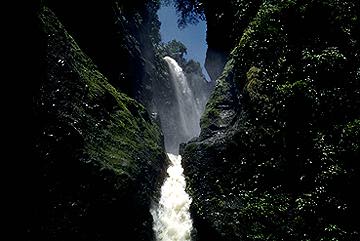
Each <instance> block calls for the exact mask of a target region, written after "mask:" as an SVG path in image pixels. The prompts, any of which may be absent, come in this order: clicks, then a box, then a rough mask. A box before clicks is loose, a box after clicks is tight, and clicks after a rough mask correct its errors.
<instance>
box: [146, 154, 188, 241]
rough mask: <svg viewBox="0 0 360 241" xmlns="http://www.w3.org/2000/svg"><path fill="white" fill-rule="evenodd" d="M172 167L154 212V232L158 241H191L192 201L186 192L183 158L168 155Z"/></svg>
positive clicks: (168, 171) (169, 169)
mask: <svg viewBox="0 0 360 241" xmlns="http://www.w3.org/2000/svg"><path fill="white" fill-rule="evenodd" d="M168 156H169V158H170V160H171V165H170V167H169V168H168V170H167V173H168V174H169V177H168V178H167V179H166V180H165V182H164V185H163V186H162V187H161V198H160V202H159V205H158V207H157V208H156V209H153V210H152V212H151V213H152V215H153V218H154V231H155V236H156V240H158V241H187V240H190V235H191V230H192V221H191V218H190V213H189V207H190V203H191V199H190V197H189V195H188V194H187V193H186V192H185V185H186V183H185V177H184V175H183V168H182V167H181V156H179V155H173V154H168Z"/></svg>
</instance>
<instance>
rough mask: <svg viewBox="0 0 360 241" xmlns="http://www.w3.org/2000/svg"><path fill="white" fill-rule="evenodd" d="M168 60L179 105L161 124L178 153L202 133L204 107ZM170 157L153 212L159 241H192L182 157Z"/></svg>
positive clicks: (171, 149)
mask: <svg viewBox="0 0 360 241" xmlns="http://www.w3.org/2000/svg"><path fill="white" fill-rule="evenodd" d="M164 60H165V61H166V62H167V64H168V66H169V70H170V75H171V81H172V83H173V89H174V93H175V96H174V97H175V98H176V103H177V104H176V105H174V106H173V108H172V109H171V110H170V111H169V112H167V113H169V114H170V115H169V116H165V117H164V116H163V119H161V121H162V127H163V128H164V126H166V127H167V128H165V129H163V131H164V134H165V147H166V150H167V151H168V152H173V153H177V152H178V148H179V145H180V143H182V142H186V141H189V140H190V139H191V138H193V137H195V136H198V135H199V134H200V125H199V122H200V116H201V106H199V104H198V101H196V99H195V98H194V95H193V92H192V90H191V89H190V87H189V83H188V81H187V79H186V76H185V74H184V72H183V70H182V68H181V67H180V66H179V64H178V63H177V62H176V61H175V60H174V59H172V58H170V57H165V58H164ZM163 113H166V112H163ZM169 123H171V124H169ZM171 127H174V128H171ZM173 135H175V136H173ZM167 137H169V138H171V141H168V139H167ZM167 141H168V142H167ZM168 157H169V159H170V161H171V164H170V167H169V168H168V170H167V173H168V177H167V178H166V179H165V182H164V184H163V186H162V187H161V197H160V201H159V203H158V204H157V205H154V207H153V208H152V209H151V210H150V211H151V215H152V216H153V219H154V227H153V229H154V232H155V236H156V240H157V241H190V240H191V231H192V220H191V218H190V212H189V208H190V204H191V198H190V197H189V195H188V194H187V193H186V191H185V187H186V183H185V177H184V175H183V168H182V166H181V156H180V155H175V154H170V153H168Z"/></svg>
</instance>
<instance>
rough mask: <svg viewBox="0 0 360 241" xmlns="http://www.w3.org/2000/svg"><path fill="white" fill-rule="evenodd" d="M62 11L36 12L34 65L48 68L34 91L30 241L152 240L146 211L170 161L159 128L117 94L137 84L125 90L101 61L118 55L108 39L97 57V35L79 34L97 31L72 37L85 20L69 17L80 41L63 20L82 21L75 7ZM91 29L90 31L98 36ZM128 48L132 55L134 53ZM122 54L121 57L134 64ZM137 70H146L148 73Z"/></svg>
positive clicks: (128, 78)
mask: <svg viewBox="0 0 360 241" xmlns="http://www.w3.org/2000/svg"><path fill="white" fill-rule="evenodd" d="M135 2H136V1H135ZM135 2H134V3H135ZM104 4H105V3H104ZM49 5H51V4H49ZM65 6H66V5H65ZM90 6H91V5H90ZM99 6H106V4H105V5H99ZM55 9H57V10H58V8H56V7H55ZM63 10H64V12H61V11H59V12H60V14H59V16H63V17H64V20H65V21H64V24H63V23H62V22H61V21H60V20H59V19H58V18H57V17H56V16H55V14H54V13H53V12H52V11H51V10H50V9H49V8H48V7H44V6H42V7H40V8H39V11H38V12H37V14H38V19H37V23H38V25H37V26H38V29H37V32H36V33H37V34H38V35H37V42H38V47H39V51H38V52H37V54H39V57H40V58H39V60H37V61H40V62H41V63H42V65H41V66H40V68H39V71H38V72H37V75H36V77H37V79H34V80H32V81H33V84H32V89H30V90H29V91H31V95H32V100H33V106H32V108H33V120H31V121H32V122H31V126H30V127H31V128H32V133H33V136H34V139H33V153H32V161H33V162H34V165H35V166H36V167H37V168H31V170H35V169H36V173H37V174H39V176H37V178H38V180H36V181H34V180H32V182H33V184H34V185H36V186H31V188H32V189H33V191H32V195H34V196H29V197H27V198H28V200H29V202H31V204H32V205H34V206H33V207H30V208H32V209H34V211H33V212H29V214H31V215H33V216H31V217H30V216H29V217H27V218H28V220H27V221H28V223H27V224H26V226H27V227H26V228H27V237H28V238H27V240H70V239H71V240H72V239H77V240H97V241H98V240H119V239H122V238H129V237H131V238H130V239H131V240H151V239H152V238H153V231H152V218H151V215H150V211H149V210H150V206H151V202H152V201H154V199H156V196H157V194H158V191H159V187H160V184H161V182H162V180H163V178H164V176H165V173H164V170H165V168H166V166H167V164H168V162H167V157H166V155H165V152H164V147H163V137H162V134H161V131H160V128H159V126H158V125H157V124H155V123H154V120H153V119H152V118H151V117H150V116H149V115H148V113H147V111H146V109H145V107H144V106H142V105H141V104H139V103H138V102H137V101H136V100H134V99H132V98H130V97H128V96H127V95H125V94H124V93H121V92H120V91H119V89H120V90H124V91H125V92H127V89H126V88H122V87H121V86H122V85H123V83H126V82H127V83H129V84H134V82H136V79H133V76H130V75H125V76H124V79H123V81H122V82H119V83H118V82H116V79H114V78H113V75H112V74H111V71H110V70H109V71H107V67H109V66H107V65H106V63H108V62H107V61H106V60H105V59H102V58H101V56H100V55H101V54H105V55H106V53H107V52H106V51H105V52H102V51H103V49H102V48H105V49H106V48H109V49H108V50H109V51H110V49H111V46H108V45H106V40H107V39H106V36H104V39H103V41H104V43H103V44H100V45H96V46H99V49H98V51H99V52H96V53H95V52H91V50H93V51H94V50H95V47H94V46H95V43H94V41H95V40H94V39H87V37H89V38H90V36H87V34H89V33H90V32H87V33H85V34H82V32H81V31H87V30H89V29H90V27H91V26H89V27H88V28H84V29H83V28H81V26H78V27H79V29H77V30H75V28H72V26H74V24H76V23H82V21H75V20H74V19H72V20H73V21H72V22H71V24H69V26H70V28H69V29H71V31H69V32H74V33H75V32H76V33H77V34H79V36H81V38H80V37H79V36H75V37H73V36H72V35H70V34H69V32H68V31H67V25H66V24H65V23H67V21H70V20H69V18H70V19H71V18H72V17H75V16H74V15H72V14H71V11H72V10H74V9H68V10H69V12H68V13H69V14H68V15H67V14H66V13H65V8H64V9H63ZM100 10H101V9H100ZM100 10H99V11H100ZM84 12H86V11H84ZM100 12H101V11H100ZM62 14H63V15H62ZM119 17H121V16H119ZM78 18H81V17H80V15H79V16H78ZM139 19H140V17H139ZM86 20H89V19H86ZM94 20H95V19H93V20H92V21H94ZM98 21H100V22H101V21H105V20H103V19H101V18H100V19H98ZM90 23H91V21H90V22H88V24H90ZM93 27H94V32H92V34H95V33H96V30H98V31H100V30H101V26H100V27H99V28H97V25H93ZM78 31H79V32H78ZM134 34H136V31H134ZM127 36H128V38H131V37H132V35H131V34H128V35H127ZM76 37H77V38H78V39H79V43H81V44H82V43H84V46H85V49H87V52H86V53H89V56H91V57H92V58H93V59H94V60H95V61H93V60H92V59H90V57H88V55H87V54H85V51H83V49H82V45H81V44H80V45H78V43H77V38H76ZM82 37H83V38H84V39H82ZM96 39H101V37H98V38H96ZM91 44H94V46H92V45H91ZM127 50H128V51H129V52H127V54H130V55H131V54H132V52H131V51H132V49H127ZM115 52H116V51H115ZM98 55H99V56H100V57H99V56H98ZM103 57H104V58H105V56H103ZM123 57H125V56H115V57H114V58H117V59H118V60H119V61H121V63H127V64H129V63H130V62H127V61H131V60H128V59H126V57H125V58H124V59H122V58H123ZM110 58H112V57H111V55H110ZM137 58H140V57H139V56H138V57H137ZM112 61H113V59H110V60H109V63H113V62H112ZM94 62H95V63H96V64H99V66H101V67H99V68H98V67H97V65H96V64H95V63H94ZM100 69H101V70H102V71H104V74H102V72H101V71H100ZM109 69H111V68H109ZM140 70H141V71H143V72H145V66H141V68H140ZM113 71H115V69H113ZM128 71H130V72H131V69H129V70H128ZM133 74H136V73H135V72H134V73H133ZM113 83H117V84H118V85H119V86H120V87H118V88H115V87H114V86H113V85H112V84H113ZM135 86H139V85H136V84H135ZM128 93H132V92H131V91H128ZM134 96H135V95H134ZM29 123H30V122H29ZM31 175H34V174H31Z"/></svg>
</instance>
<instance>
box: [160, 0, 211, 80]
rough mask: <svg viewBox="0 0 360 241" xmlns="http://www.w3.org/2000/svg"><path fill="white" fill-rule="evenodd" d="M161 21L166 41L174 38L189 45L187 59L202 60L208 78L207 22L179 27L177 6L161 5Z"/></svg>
mask: <svg viewBox="0 0 360 241" xmlns="http://www.w3.org/2000/svg"><path fill="white" fill-rule="evenodd" d="M158 15H159V19H160V22H161V28H160V34H161V39H162V41H163V42H164V43H167V42H169V41H171V40H173V39H176V40H178V41H180V42H182V43H183V44H184V45H185V46H186V47H187V55H186V56H185V58H186V59H194V60H196V61H198V62H200V64H201V67H202V70H203V73H204V75H205V77H206V79H207V80H209V79H210V78H209V76H208V74H207V72H206V70H205V67H204V64H205V56H206V49H207V44H206V22H205V21H200V22H199V23H198V24H196V25H188V26H187V27H185V28H184V29H179V28H178V25H177V19H178V15H177V13H176V10H175V7H174V6H173V5H172V4H170V5H169V6H161V8H160V9H159V11H158Z"/></svg>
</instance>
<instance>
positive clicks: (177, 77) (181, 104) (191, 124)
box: [162, 56, 202, 153]
mask: <svg viewBox="0 0 360 241" xmlns="http://www.w3.org/2000/svg"><path fill="white" fill-rule="evenodd" d="M164 60H165V61H166V62H167V64H168V67H169V71H170V75H171V82H172V85H173V89H174V94H175V96H174V98H175V99H176V105H175V106H173V107H172V110H170V111H171V115H172V116H162V122H169V121H171V122H173V123H170V124H167V123H164V126H167V125H168V126H170V128H166V129H164V130H163V131H164V134H165V146H166V149H167V151H169V152H171V153H177V149H178V146H179V144H180V143H183V142H187V141H189V140H190V139H191V138H193V137H195V136H199V134H200V124H199V122H200V116H201V112H202V111H201V109H202V107H200V106H199V103H198V101H196V98H195V97H194V95H193V92H192V90H191V89H190V87H189V83H188V80H187V79H186V76H185V74H184V72H183V69H182V68H181V67H180V66H179V64H178V63H177V62H176V61H175V60H174V59H172V58H170V57H168V56H166V57H164ZM166 118H167V119H166ZM174 125H175V126H174ZM167 137H168V138H167Z"/></svg>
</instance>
